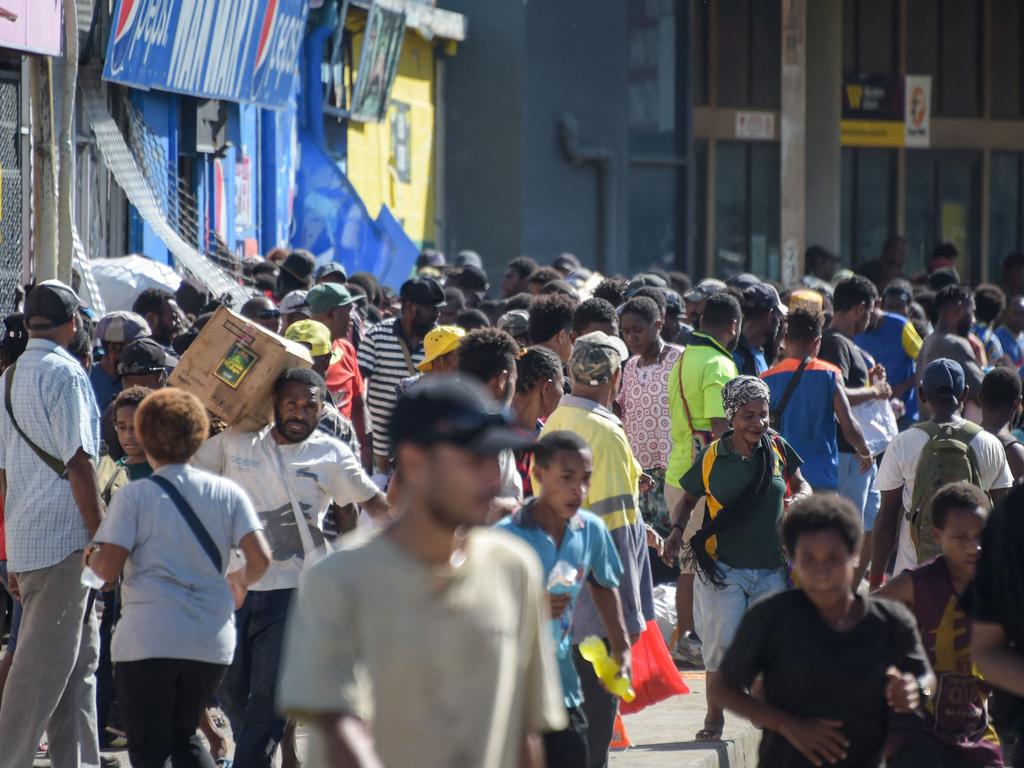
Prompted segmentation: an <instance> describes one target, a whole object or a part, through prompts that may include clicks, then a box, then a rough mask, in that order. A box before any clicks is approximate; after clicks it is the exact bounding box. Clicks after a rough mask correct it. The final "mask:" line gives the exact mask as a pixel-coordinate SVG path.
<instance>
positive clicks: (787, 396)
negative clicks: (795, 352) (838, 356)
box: [775, 357, 811, 422]
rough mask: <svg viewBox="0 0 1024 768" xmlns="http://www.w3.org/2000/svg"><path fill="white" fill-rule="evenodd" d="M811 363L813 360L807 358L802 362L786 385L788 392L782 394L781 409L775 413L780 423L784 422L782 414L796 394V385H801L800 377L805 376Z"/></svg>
mask: <svg viewBox="0 0 1024 768" xmlns="http://www.w3.org/2000/svg"><path fill="white" fill-rule="evenodd" d="M809 362H811V358H809V357H805V358H804V359H803V361H801V363H800V366H799V367H798V368H797V369H796V370H795V371H794V372H793V375H792V377H790V379H789V384H787V385H786V391H785V392H783V393H782V400H780V401H779V408H778V410H776V411H775V418H776V419H777V420H778V421H779V422H781V421H782V414H783V413H785V411H786V406H787V405H789V401H790V400H791V399H792V397H793V393H794V392H796V385H797V384H799V383H800V377H801V376H803V375H804V369H805V368H806V367H807V364H808V363H809Z"/></svg>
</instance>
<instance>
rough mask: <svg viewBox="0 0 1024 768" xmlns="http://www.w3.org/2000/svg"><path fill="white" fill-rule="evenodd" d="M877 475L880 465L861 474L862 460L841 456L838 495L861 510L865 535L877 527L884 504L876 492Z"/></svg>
mask: <svg viewBox="0 0 1024 768" xmlns="http://www.w3.org/2000/svg"><path fill="white" fill-rule="evenodd" d="M877 474H878V465H876V464H872V465H871V469H869V470H868V471H867V472H861V471H860V460H859V459H858V458H857V456H856V455H855V454H852V453H840V454H839V484H838V486H837V487H836V493H838V494H839V495H840V496H842V497H843V498H844V499H847V500H848V501H850V502H851V503H852V504H853V506H855V507H856V508H857V509H859V510H860V514H861V520H863V521H864V532H865V533H867V532H868V531H870V530H871V529H872V528H874V527H875V517H877V515H878V507H879V505H880V504H881V502H882V495H881V494H880V493H879V492H878V491H877V490H875V476H876V475H877Z"/></svg>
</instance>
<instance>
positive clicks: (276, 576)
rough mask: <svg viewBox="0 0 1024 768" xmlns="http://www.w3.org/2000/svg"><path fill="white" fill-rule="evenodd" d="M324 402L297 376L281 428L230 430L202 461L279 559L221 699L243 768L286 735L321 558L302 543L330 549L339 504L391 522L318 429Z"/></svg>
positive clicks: (260, 585) (245, 618) (371, 488)
mask: <svg viewBox="0 0 1024 768" xmlns="http://www.w3.org/2000/svg"><path fill="white" fill-rule="evenodd" d="M325 393H326V390H325V387H324V381H323V379H322V378H321V377H320V375H319V374H317V373H316V372H315V371H312V370H309V369H306V368H289V369H288V370H286V371H285V372H284V373H282V374H281V375H280V377H279V378H278V379H277V381H276V382H275V384H274V423H273V425H272V426H268V427H265V428H264V429H262V430H260V431H258V432H241V431H239V430H238V429H236V428H231V429H229V430H227V431H226V432H222V433H221V434H219V435H216V436H215V437H212V438H210V440H208V441H207V442H206V444H205V445H203V447H202V448H200V449H199V452H198V453H197V454H196V456H195V459H194V463H195V464H196V465H197V466H199V467H201V468H203V469H206V470H208V471H210V472H213V473H214V474H218V475H221V476H223V477H227V478H229V479H231V480H234V481H235V482H237V483H238V484H239V485H241V486H242V488H244V489H245V491H246V493H247V494H248V495H249V498H250V499H251V500H252V502H253V506H254V507H255V508H256V511H257V514H258V515H259V517H260V521H261V522H262V523H263V530H264V534H265V535H266V537H267V541H268V542H269V544H270V547H271V551H272V560H271V565H270V568H269V570H267V573H266V575H265V576H264V577H263V578H262V579H260V581H258V582H257V583H256V584H254V585H252V587H250V589H249V593H248V594H247V595H246V598H245V602H244V603H243V604H242V607H241V608H240V609H239V610H238V612H237V614H236V617H235V618H236V628H237V632H238V642H237V645H236V647H235V657H234V660H233V661H232V663H231V667H230V668H229V670H228V672H227V675H226V676H225V678H224V682H223V683H222V685H221V689H220V699H221V702H222V704H223V706H224V712H225V714H226V715H227V716H228V720H230V722H231V730H232V733H233V734H234V738H235V763H236V764H238V765H244V766H247V768H269V767H270V765H271V760H272V759H273V754H274V752H275V751H276V749H277V744H278V743H279V742H280V741H281V737H282V734H283V732H284V725H285V721H284V719H283V718H282V717H280V716H279V715H278V713H277V711H276V709H275V707H274V696H275V692H276V690H277V679H278V665H279V662H280V657H281V644H282V641H283V638H284V625H285V618H286V617H287V615H288V606H289V604H290V603H291V600H292V597H293V596H294V594H295V591H296V589H297V587H298V585H299V574H300V573H301V571H302V569H303V562H304V560H305V558H306V556H308V555H310V554H312V553H311V552H309V551H307V544H306V543H305V542H304V541H303V540H307V541H309V542H310V544H311V545H312V546H314V547H317V548H320V547H323V545H324V536H323V524H324V518H325V517H326V515H327V510H328V507H329V506H330V504H331V501H332V500H333V501H334V503H336V504H338V505H340V506H345V505H347V504H360V505H361V506H362V507H363V508H364V509H365V510H366V511H367V512H368V513H369V514H370V516H371V517H374V518H385V517H386V516H387V515H388V514H389V507H388V503H387V500H386V499H385V498H384V495H383V494H382V493H380V491H379V490H378V489H377V487H376V486H375V485H374V484H373V482H372V481H371V480H370V478H369V477H368V476H367V475H366V473H365V472H364V471H363V469H362V467H361V466H360V465H359V460H358V459H357V458H356V456H355V455H354V454H353V452H352V451H351V449H349V448H348V447H347V446H346V445H344V444H342V443H341V442H340V441H338V440H335V439H334V438H332V437H328V436H327V435H326V434H324V433H323V432H321V431H320V430H318V429H317V423H318V422H319V421H320V416H321V412H322V410H323V404H324V397H325ZM300 516H301V518H302V520H301V522H299V517H300ZM299 525H303V526H305V530H304V531H302V532H300V530H299ZM307 532H308V535H307Z"/></svg>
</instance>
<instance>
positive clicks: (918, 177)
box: [906, 150, 981, 282]
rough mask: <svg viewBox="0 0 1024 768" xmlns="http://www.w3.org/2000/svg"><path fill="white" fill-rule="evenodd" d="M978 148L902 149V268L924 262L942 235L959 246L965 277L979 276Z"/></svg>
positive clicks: (910, 269)
mask: <svg viewBox="0 0 1024 768" xmlns="http://www.w3.org/2000/svg"><path fill="white" fill-rule="evenodd" d="M980 177H981V153H979V152H970V151H962V152H961V151H942V150H907V200H906V204H907V205H906V215H907V271H908V273H911V272H914V271H919V270H921V269H923V268H924V265H925V262H926V261H927V257H928V255H929V254H930V253H931V252H932V250H934V248H935V246H936V245H937V244H938V243H940V242H944V241H948V242H951V243H953V245H955V246H956V247H957V250H958V251H959V252H960V260H959V262H958V264H957V269H958V271H959V272H960V275H961V277H962V278H964V279H965V280H969V281H971V282H977V281H978V280H979V279H980V275H981V269H980V266H981V265H980V263H979V262H980V259H979V258H978V257H979V255H980V242H979V232H980V228H979V223H978V221H979V211H978V209H979V206H980V199H981V195H980V186H981V185H980Z"/></svg>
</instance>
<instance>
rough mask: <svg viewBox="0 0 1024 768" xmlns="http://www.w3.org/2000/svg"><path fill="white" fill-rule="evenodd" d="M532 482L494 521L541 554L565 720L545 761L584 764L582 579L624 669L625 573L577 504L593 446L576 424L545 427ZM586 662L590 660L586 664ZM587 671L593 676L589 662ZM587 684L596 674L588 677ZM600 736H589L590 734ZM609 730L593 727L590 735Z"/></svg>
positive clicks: (603, 534)
mask: <svg viewBox="0 0 1024 768" xmlns="http://www.w3.org/2000/svg"><path fill="white" fill-rule="evenodd" d="M533 457H534V477H535V479H536V481H537V482H536V485H535V489H539V491H538V492H539V496H537V497H535V498H533V499H530V500H529V501H527V502H526V504H524V505H523V506H522V507H520V508H519V509H518V510H517V511H516V512H514V513H513V514H512V515H510V516H509V517H506V518H504V519H503V520H501V521H500V522H499V523H498V524H497V527H498V528H502V529H504V530H506V531H508V532H509V533H512V534H514V535H516V536H518V537H519V538H521V539H523V540H524V541H526V542H527V543H528V544H530V545H531V546H532V547H533V548H534V550H536V552H537V554H538V556H539V557H540V560H541V564H542V565H543V567H544V578H545V580H546V586H547V589H548V593H549V594H550V596H551V615H552V619H551V630H552V633H553V634H554V638H555V643H556V645H557V649H558V653H557V655H558V670H559V674H560V676H561V679H562V690H563V693H564V695H565V706H566V708H567V709H568V710H569V728H567V729H566V730H564V731H558V732H555V733H548V734H545V736H544V750H545V753H546V755H547V759H548V763H549V765H558V766H571V767H572V768H576V767H577V766H578V767H579V768H586V766H587V764H588V753H589V751H590V750H589V749H588V746H587V745H588V734H587V718H586V716H585V715H584V714H583V709H582V704H583V701H584V694H583V686H582V685H581V682H580V678H579V675H577V673H576V667H575V666H574V664H573V648H572V618H573V609H574V608H575V605H576V598H577V596H578V595H579V593H580V591H581V590H582V589H583V585H584V583H586V584H587V586H588V588H589V589H590V594H591V597H592V598H593V603H594V606H595V608H597V611H598V613H599V614H600V616H601V620H602V623H603V624H604V626H605V629H606V630H607V634H608V643H609V645H610V648H611V654H612V656H613V657H614V658H615V660H616V661H618V662H619V664H620V665H621V667H622V671H623V674H624V675H628V674H629V667H630V658H629V646H630V643H629V636H628V635H627V633H626V622H625V619H624V618H623V615H622V603H621V602H620V600H619V593H618V590H617V587H618V585H619V577H620V575H621V574H622V561H621V560H620V559H619V555H618V552H617V551H616V548H615V543H614V542H613V541H612V537H611V534H610V533H608V529H607V528H606V527H605V524H604V523H603V522H602V521H601V519H600V518H599V517H597V516H596V515H593V514H591V513H590V512H587V511H585V510H581V509H580V505H581V504H582V503H583V499H584V498H585V497H586V495H587V488H588V486H589V485H590V475H591V471H592V467H593V457H592V455H591V452H590V448H589V447H588V446H587V444H586V443H585V442H584V441H583V439H582V438H580V437H579V435H577V434H575V433H573V432H566V431H555V432H549V433H548V434H546V435H544V437H543V438H542V439H541V440H540V441H539V442H538V443H537V447H536V448H535V449H534V454H533ZM588 666H589V664H588ZM590 671H591V675H590V676H591V677H593V674H592V670H590ZM587 682H588V687H589V686H590V685H592V684H594V683H595V682H596V677H595V679H594V680H588V681H587ZM595 736H596V737H597V739H594V738H593V737H595ZM610 736H611V734H610V733H609V734H608V738H603V736H601V735H598V734H592V738H591V739H589V741H590V742H591V743H595V742H596V743H602V741H601V740H602V739H603V744H604V745H605V746H604V749H605V750H607V744H608V741H609V739H610Z"/></svg>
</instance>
